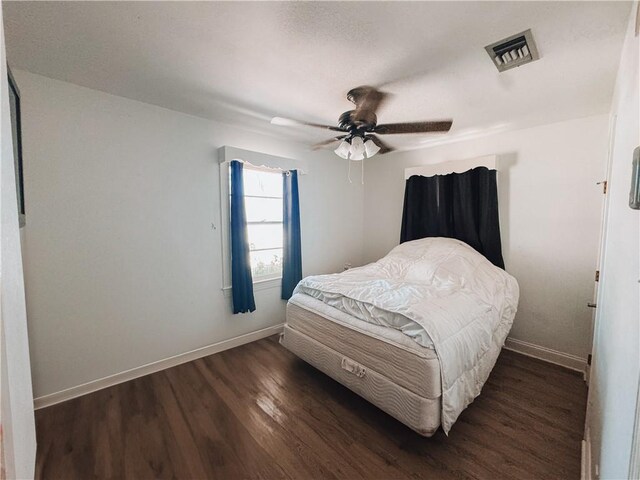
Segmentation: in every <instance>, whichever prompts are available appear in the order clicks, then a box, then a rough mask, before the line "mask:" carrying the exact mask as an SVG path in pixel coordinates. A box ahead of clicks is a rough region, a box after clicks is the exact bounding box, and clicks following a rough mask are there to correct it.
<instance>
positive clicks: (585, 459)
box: [580, 440, 591, 480]
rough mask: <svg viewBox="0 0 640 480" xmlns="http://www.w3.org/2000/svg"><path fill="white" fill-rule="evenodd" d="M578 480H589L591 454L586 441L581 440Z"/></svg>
mask: <svg viewBox="0 0 640 480" xmlns="http://www.w3.org/2000/svg"><path fill="white" fill-rule="evenodd" d="M580 480H591V452H590V447H589V444H588V443H587V441H586V440H582V455H581V457H580Z"/></svg>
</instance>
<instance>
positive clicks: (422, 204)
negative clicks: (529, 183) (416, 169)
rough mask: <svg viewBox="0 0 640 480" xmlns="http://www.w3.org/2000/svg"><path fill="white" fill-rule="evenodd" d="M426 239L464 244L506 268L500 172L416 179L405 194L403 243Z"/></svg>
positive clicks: (479, 170) (478, 170) (480, 169)
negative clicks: (498, 185) (501, 213)
mask: <svg viewBox="0 0 640 480" xmlns="http://www.w3.org/2000/svg"><path fill="white" fill-rule="evenodd" d="M425 237H449V238H456V239H458V240H462V241H463V242H465V243H467V244H469V245H471V246H472V247H473V248H475V249H476V250H477V251H478V252H480V253H481V254H483V255H484V256H485V257H487V259H489V261H490V262H491V263H493V264H494V265H496V266H498V267H500V268H504V260H503V259H502V244H501V241H500V220H499V217H498V188H497V184H496V171H495V170H489V169H488V168H486V167H478V168H474V169H473V170H468V171H466V172H464V173H450V174H449V175H434V176H433V177H422V176H417V175H415V176H413V177H410V178H409V179H408V180H407V183H406V186H405V191H404V209H403V212H402V230H401V233H400V243H403V242H408V241H410V240H417V239H419V238H425Z"/></svg>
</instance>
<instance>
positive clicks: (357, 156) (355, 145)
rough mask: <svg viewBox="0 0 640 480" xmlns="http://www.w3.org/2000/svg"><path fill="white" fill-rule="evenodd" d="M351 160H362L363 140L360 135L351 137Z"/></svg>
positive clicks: (363, 151)
mask: <svg viewBox="0 0 640 480" xmlns="http://www.w3.org/2000/svg"><path fill="white" fill-rule="evenodd" d="M350 152H351V157H350V158H351V160H363V159H364V153H365V146H364V142H363V141H362V137H353V139H352V140H351V149H350Z"/></svg>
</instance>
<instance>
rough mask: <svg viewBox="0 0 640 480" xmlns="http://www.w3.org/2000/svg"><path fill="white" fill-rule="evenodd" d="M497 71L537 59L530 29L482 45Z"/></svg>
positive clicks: (536, 51) (536, 50)
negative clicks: (484, 45)
mask: <svg viewBox="0 0 640 480" xmlns="http://www.w3.org/2000/svg"><path fill="white" fill-rule="evenodd" d="M484 49H485V50H486V51H487V53H488V54H489V56H490V57H491V60H492V61H493V64H494V65H495V66H496V68H497V69H498V71H499V72H504V71H505V70H509V69H510V68H514V67H519V66H521V65H524V64H525V63H530V62H533V61H534V60H538V58H540V56H539V55H538V49H537V48H536V44H535V42H534V41H533V35H532V34H531V30H526V31H524V32H522V33H516V34H515V35H511V36H510V37H507V38H504V39H502V40H500V41H498V42H495V43H492V44H491V45H487V46H486V47H484Z"/></svg>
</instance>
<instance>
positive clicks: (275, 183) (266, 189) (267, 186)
mask: <svg viewBox="0 0 640 480" xmlns="http://www.w3.org/2000/svg"><path fill="white" fill-rule="evenodd" d="M244 194H245V196H258V197H279V198H282V174H281V173H280V172H262V171H259V170H251V169H249V168H245V169H244Z"/></svg>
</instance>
